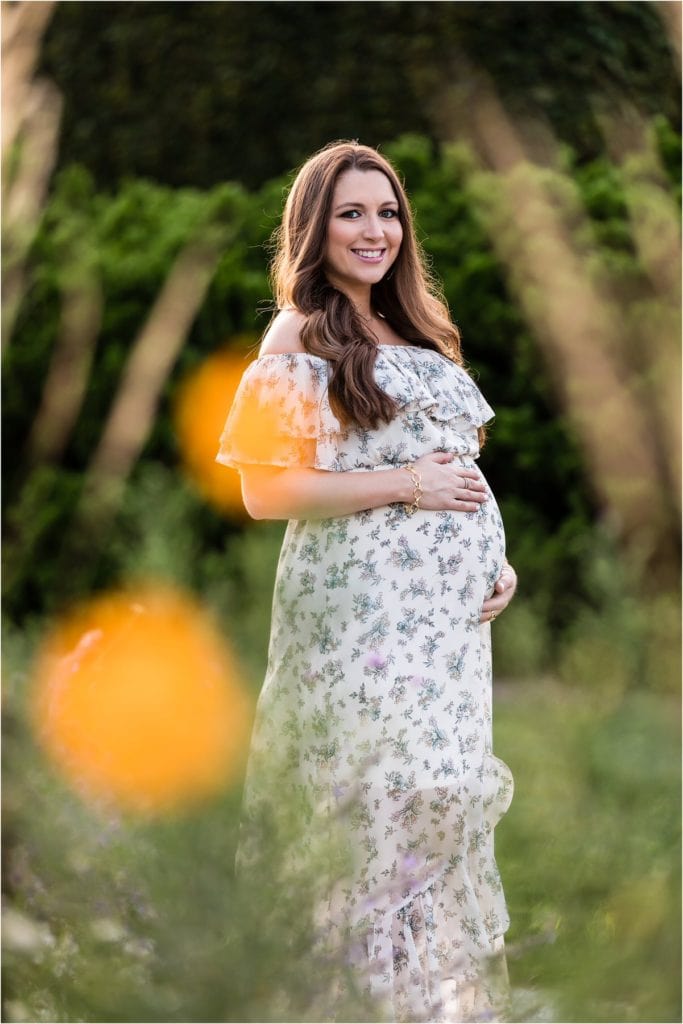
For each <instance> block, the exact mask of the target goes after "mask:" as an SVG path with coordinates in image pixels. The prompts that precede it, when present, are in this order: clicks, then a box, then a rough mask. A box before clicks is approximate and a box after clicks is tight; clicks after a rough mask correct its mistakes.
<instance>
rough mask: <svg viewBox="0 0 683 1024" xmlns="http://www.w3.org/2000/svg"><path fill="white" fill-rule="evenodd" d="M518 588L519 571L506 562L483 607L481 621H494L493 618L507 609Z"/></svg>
mask: <svg viewBox="0 0 683 1024" xmlns="http://www.w3.org/2000/svg"><path fill="white" fill-rule="evenodd" d="M516 589H517V573H516V572H515V570H514V569H513V568H512V566H511V565H510V564H509V563H508V562H506V563H505V565H504V566H503V569H502V572H501V574H500V576H499V577H498V579H497V580H496V585H495V587H494V588H493V594H492V595H491V597H487V598H486V600H485V601H484V604H483V606H482V609H481V618H480V619H479V621H480V622H493V620H494V619H495V618H496V617H497V616H498V615H500V613H501V612H502V611H505V609H506V608H507V606H508V605H509V604H510V601H511V600H512V598H513V597H514V593H515V590H516Z"/></svg>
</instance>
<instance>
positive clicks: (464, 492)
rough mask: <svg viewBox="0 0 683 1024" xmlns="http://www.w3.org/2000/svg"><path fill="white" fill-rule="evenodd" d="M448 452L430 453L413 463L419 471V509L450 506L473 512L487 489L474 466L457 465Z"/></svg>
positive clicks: (449, 507) (441, 508)
mask: <svg viewBox="0 0 683 1024" xmlns="http://www.w3.org/2000/svg"><path fill="white" fill-rule="evenodd" d="M455 458H456V457H455V456H454V455H453V454H452V453H451V452H430V453H429V454H428V455H422V456H420V458H419V459H416V460H415V462H414V463H413V467H414V469H415V472H416V473H419V474H420V477H421V486H422V496H421V497H420V508H424V509H428V510H430V511H442V510H444V509H451V510H453V511H456V512H476V511H477V509H478V508H479V506H480V505H481V504H482V502H484V501H486V500H487V499H488V497H489V492H488V488H487V486H486V484H485V483H484V480H483V478H482V475H481V473H480V472H479V470H477V469H471V468H469V467H467V466H461V465H460V463H459V462H457V461H455Z"/></svg>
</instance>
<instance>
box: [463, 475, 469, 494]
mask: <svg viewBox="0 0 683 1024" xmlns="http://www.w3.org/2000/svg"><path fill="white" fill-rule="evenodd" d="M469 486H470V481H469V479H468V477H465V482H464V484H463V487H464V488H465V490H466V491H467V490H469Z"/></svg>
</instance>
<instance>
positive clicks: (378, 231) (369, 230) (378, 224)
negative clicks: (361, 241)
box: [363, 214, 384, 238]
mask: <svg viewBox="0 0 683 1024" xmlns="http://www.w3.org/2000/svg"><path fill="white" fill-rule="evenodd" d="M363 234H364V235H365V237H366V238H381V237H382V235H383V234H384V225H383V224H382V221H381V219H380V218H379V217H377V216H374V215H373V214H368V216H367V217H366V220H365V225H364V230H363Z"/></svg>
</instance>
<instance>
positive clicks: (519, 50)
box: [43, 2, 679, 188]
mask: <svg viewBox="0 0 683 1024" xmlns="http://www.w3.org/2000/svg"><path fill="white" fill-rule="evenodd" d="M473 67H474V68H479V69H483V70H484V71H485V72H486V73H487V74H488V75H489V76H490V77H491V78H492V79H493V81H494V83H495V85H496V87H497V90H498V92H499V94H500V95H501V96H504V97H505V102H506V104H508V105H509V106H510V108H511V109H512V110H513V111H514V112H515V113H516V114H521V115H523V116H527V117H528V116H532V117H533V116H536V117H538V115H541V116H542V117H543V118H544V119H546V120H547V121H548V122H549V124H550V125H551V126H552V127H553V130H554V131H555V133H556V134H557V135H558V136H559V137H560V138H561V139H563V140H564V141H566V142H568V143H570V144H572V145H573V146H574V147H575V148H576V149H577V151H578V152H579V153H580V155H581V157H582V159H586V158H590V157H594V156H595V155H596V154H597V153H598V152H599V151H600V150H601V148H602V140H601V132H600V126H599V123H598V121H597V117H596V110H595V108H596V107H597V108H598V109H605V108H606V109H610V108H611V107H613V106H614V105H615V104H616V103H617V102H623V101H624V100H626V101H627V102H629V103H630V104H631V105H633V106H635V107H636V108H638V109H640V110H642V111H643V113H645V114H646V115H653V114H662V115H663V117H664V118H665V119H666V120H667V121H668V122H669V123H670V124H672V125H677V124H678V120H679V88H678V81H677V72H676V62H675V58H674V56H673V53H672V48H671V45H670V44H669V42H668V40H667V34H666V30H665V27H664V25H663V24H662V21H661V20H660V17H659V15H658V11H657V5H656V4H647V3H641V2H629V3H578V2H568V3H562V4H557V3H554V2H544V3H534V4H533V5H532V4H520V3H495V4H494V3H488V4H486V5H484V6H482V4H481V3H454V4H453V3H445V4H444V3H422V2H418V3H404V2H387V3H380V4H347V3H323V4H320V3H317V4H311V3H302V2H294V3H286V4H277V3H263V2H256V3H191V4H188V3H183V4H178V3H173V4H169V3H146V2H142V3H140V2H138V3H98V4H92V3H67V4H60V5H59V7H58V9H57V11H56V14H55V16H54V18H53V21H52V24H51V26H50V28H49V31H48V34H47V42H46V47H45V53H44V58H43V68H44V70H45V71H46V72H47V73H48V74H49V75H50V76H51V77H52V78H53V79H54V80H55V82H56V83H57V85H58V87H59V88H60V90H61V91H62V93H63V94H64V97H65V113H64V132H63V138H62V143H61V152H60V161H61V164H62V165H68V164H69V163H72V162H74V161H76V162H79V163H83V164H85V165H86V166H87V167H88V168H89V169H90V170H91V171H92V172H93V174H94V175H95V177H96V179H97V182H98V185H100V186H104V187H107V188H113V187H117V186H118V185H119V183H120V182H121V180H122V179H123V178H125V177H126V176H128V175H129V174H134V175H136V176H142V177H145V178H152V179H154V180H156V181H161V182H165V183H167V184H171V185H175V186H185V185H194V186H200V187H204V188H206V187H210V186H212V185H214V184H215V183H216V182H219V181H225V180H231V179H234V180H238V181H241V182H245V183H247V184H249V185H250V186H255V185H260V184H261V183H262V182H263V181H265V180H267V179H268V178H272V177H274V176H276V175H279V174H282V173H283V171H284V170H285V169H286V168H290V167H293V166H295V165H297V164H298V163H300V162H301V161H302V160H303V159H305V157H306V156H308V154H309V153H311V152H313V150H315V149H317V148H318V147H320V146H322V145H324V144H325V143H327V142H329V141H331V140H332V139H334V138H344V137H346V138H359V139H361V141H363V142H367V143H369V144H370V145H377V144H379V143H384V142H386V141H387V140H390V139H393V138H395V137H396V136H397V135H398V134H399V133H401V132H404V131H411V132H420V133H421V134H424V135H427V136H429V137H430V138H431V140H432V141H433V142H436V141H437V140H439V141H440V140H443V139H448V138H450V137H452V136H451V127H452V126H450V125H448V124H447V123H446V124H445V123H444V109H445V108H447V106H448V98H449V96H450V95H451V94H452V93H453V92H454V91H455V92H457V91H459V90H467V89H468V88H469V85H470V82H471V80H472V68H473ZM103 68H106V69H107V73H106V74H103V73H102V69H103ZM446 121H447V118H446Z"/></svg>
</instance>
